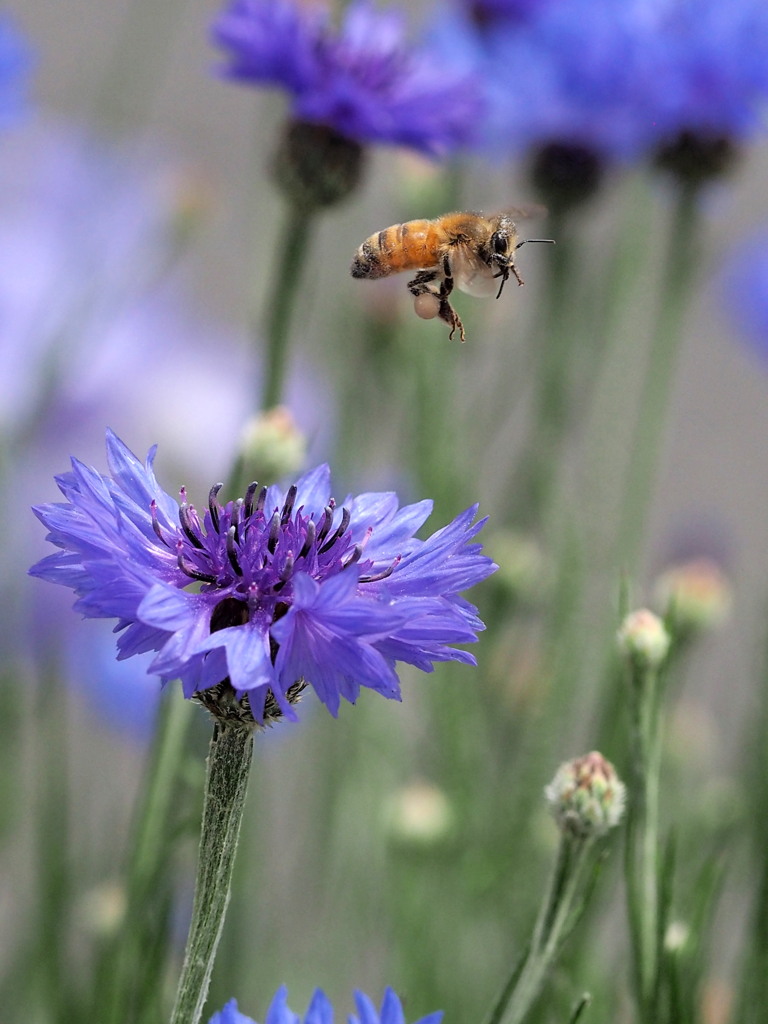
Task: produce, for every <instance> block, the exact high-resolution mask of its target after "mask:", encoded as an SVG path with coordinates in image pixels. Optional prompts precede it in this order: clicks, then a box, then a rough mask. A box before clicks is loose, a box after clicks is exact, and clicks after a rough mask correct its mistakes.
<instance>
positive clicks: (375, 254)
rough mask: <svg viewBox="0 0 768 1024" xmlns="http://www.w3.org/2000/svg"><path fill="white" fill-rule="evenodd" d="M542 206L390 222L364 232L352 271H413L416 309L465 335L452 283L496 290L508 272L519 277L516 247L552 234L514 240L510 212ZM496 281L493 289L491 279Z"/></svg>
mask: <svg viewBox="0 0 768 1024" xmlns="http://www.w3.org/2000/svg"><path fill="white" fill-rule="evenodd" d="M543 212H544V210H543V208H542V207H530V208H526V209H514V210H506V211H504V212H502V213H496V214H491V215H489V216H485V215H484V214H482V213H474V212H468V213H445V214H443V216H442V217H436V218H435V219H434V220H409V221H407V222H406V223H405V224H393V225H392V226H391V227H388V228H384V230H383V231H379V232H378V233H377V234H375V235H371V236H370V238H367V239H366V240H365V241H364V242H363V244H362V245H361V246H360V248H359V249H358V250H357V252H356V253H355V258H354V259H353V261H352V267H351V272H352V277H358V278H370V279H371V280H376V279H377V278H379V277H389V275H390V274H397V273H399V272H400V271H401V270H416V271H418V273H417V274H416V276H415V277H414V279H413V280H412V281H409V282H408V290H409V291H410V293H411V295H413V297H414V303H413V304H414V309H415V311H416V314H417V315H418V316H420V317H422V319H424V320H431V319H432V318H433V317H436V316H439V317H440V319H441V320H444V321H445V322H446V323H447V324H448V325H449V326H450V328H451V333H450V335H449V337H450V338H452V337H453V335H454V333H455V332H456V331H457V330H458V332H459V336H460V337H461V340H462V341H464V340H465V336H464V324H463V323H462V322H461V318H460V317H459V314H458V313H457V312H456V310H455V309H454V308H453V306H452V305H451V303H450V301H449V298H448V297H449V296H450V294H451V292H452V291H453V289H454V286H456V287H458V288H460V289H461V291H463V292H467V293H468V294H469V295H477V296H489V295H493V293H494V292H496V298H497V299H498V297H499V296H500V295H501V292H502V290H503V288H504V285H505V284H506V283H507V281H508V280H509V277H510V275H512V276H513V277H514V278H515V280H516V281H517V283H518V284H519V285H521V284H523V279H522V277H521V276H520V273H519V271H518V269H517V266H516V265H515V251H516V250H517V249H519V248H520V246H521V245H525V244H526V242H553V241H554V239H552V238H524V239H522V241H518V234H517V226H516V225H515V221H514V220H513V218H515V217H516V218H518V219H521V218H523V217H530V216H535V215H536V214H540V213H543ZM497 281H499V285H498V290H497V287H496V282H497Z"/></svg>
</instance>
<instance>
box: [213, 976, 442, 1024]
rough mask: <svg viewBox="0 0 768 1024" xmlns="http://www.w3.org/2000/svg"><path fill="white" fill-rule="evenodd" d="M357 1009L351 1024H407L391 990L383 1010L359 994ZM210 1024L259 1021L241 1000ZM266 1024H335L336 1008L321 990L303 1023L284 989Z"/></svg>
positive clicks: (432, 1021)
mask: <svg viewBox="0 0 768 1024" xmlns="http://www.w3.org/2000/svg"><path fill="white" fill-rule="evenodd" d="M355 1006H356V1008H357V1014H358V1016H354V1015H352V1016H350V1017H348V1018H347V1022H348V1024H406V1021H405V1014H404V1013H403V1007H402V1004H401V1003H400V999H399V998H398V996H397V995H396V993H395V992H393V990H392V989H391V988H388V989H386V990H385V992H384V998H383V999H382V1003H381V1009H380V1010H377V1009H376V1007H375V1005H374V1003H373V1002H372V1001H371V1000H370V999H369V998H368V996H367V995H365V994H364V993H362V992H355ZM442 1018H443V1014H442V1012H437V1013H430V1014H427V1016H426V1017H421V1018H420V1019H419V1020H418V1021H414V1024H440V1021H441V1020H442ZM209 1024H256V1021H254V1020H253V1019H252V1018H251V1017H246V1016H245V1014H243V1013H241V1012H240V1011H239V1010H238V1008H237V1000H235V999H231V1000H230V1001H229V1002H228V1003H227V1004H226V1006H224V1008H223V1009H222V1010H220V1011H219V1012H218V1013H214V1015H213V1017H211V1019H210V1021H209ZM264 1024H333V1006H332V1005H331V1003H330V1000H329V999H328V997H327V996H326V995H325V993H324V992H323V991H322V990H321V989H319V988H318V989H316V990H315V993H314V995H313V996H312V999H311V1000H310V1003H309V1006H308V1007H307V1012H306V1015H305V1016H304V1018H303V1021H302V1018H301V1017H299V1016H298V1014H295V1013H293V1012H292V1011H291V1010H290V1009H289V1008H288V992H287V989H286V987H285V985H283V986H281V988H279V989H278V990H277V992H276V993H275V997H274V999H273V1000H272V1002H271V1004H270V1007H269V1009H268V1010H267V1016H266V1017H265V1019H264Z"/></svg>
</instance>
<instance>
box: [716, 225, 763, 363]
mask: <svg viewBox="0 0 768 1024" xmlns="http://www.w3.org/2000/svg"><path fill="white" fill-rule="evenodd" d="M721 292H722V295H723V299H724V304H725V307H726V310H727V312H728V314H729V316H730V317H731V320H732V322H733V323H734V324H735V326H736V328H737V329H738V331H739V332H740V333H741V334H742V335H743V336H744V338H745V339H746V340H747V341H748V342H749V343H750V346H751V348H752V349H753V350H754V351H755V352H757V353H758V355H759V356H760V357H761V358H762V359H764V360H766V361H768V230H766V229H765V228H763V229H762V230H761V231H759V232H758V233H756V234H754V235H752V236H751V237H750V238H748V239H747V240H746V241H743V242H741V243H740V244H739V245H738V246H736V247H734V249H732V251H731V252H730V253H729V254H728V256H727V257H726V260H725V264H724V267H723V271H722V275H721Z"/></svg>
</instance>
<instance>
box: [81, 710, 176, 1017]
mask: <svg viewBox="0 0 768 1024" xmlns="http://www.w3.org/2000/svg"><path fill="white" fill-rule="evenodd" d="M193 712H194V708H193V705H192V703H191V702H190V701H188V700H183V699H182V698H181V696H180V695H177V694H174V695H170V694H169V695H166V698H165V699H164V700H163V701H162V703H161V706H160V713H159V720H158V723H157V728H156V730H155V735H154V739H153V745H152V750H151V752H150V756H149V759H148V763H147V768H146V773H145V778H146V783H145V787H144V790H143V793H142V797H141V803H140V804H139V808H138V812H137V814H136V819H135V823H134V826H133V837H132V841H131V843H130V845H129V850H130V855H131V859H130V863H129V865H128V872H127V875H128V877H127V882H126V906H127V909H126V915H125V920H124V922H123V927H122V928H121V931H120V935H119V936H118V937H117V940H116V942H115V943H114V944H113V945H112V946H111V948H109V949H108V950H107V951H106V953H105V955H104V958H103V960H102V965H101V976H102V985H103V988H104V990H105V994H104V995H98V996H97V1005H98V1007H99V1016H100V1019H101V1020H102V1022H103V1024H119V1022H121V1021H124V1020H127V1019H129V1016H130V1015H129V1014H128V1013H127V1012H126V1007H127V1006H128V1005H129V1004H133V1005H134V1006H136V1007H138V1006H140V1005H141V1003H142V1000H143V998H144V994H145V992H146V988H147V984H146V982H147V979H148V978H150V977H151V976H152V972H150V971H148V970H147V964H146V962H145V960H144V956H143V955H142V954H143V951H145V950H146V949H147V948H148V946H149V944H150V943H152V942H153V941H154V940H155V938H156V931H157V924H158V922H157V917H158V915H157V914H151V915H147V912H146V908H147V906H149V905H151V904H152V903H155V901H156V900H158V899H159V895H160V891H161V890H163V889H164V885H163V874H164V872H166V871H168V870H169V857H170V850H171V847H172V845H173V842H174V839H175V830H174V829H173V828H172V827H169V823H170V822H172V820H173V804H174V799H175V798H176V794H177V790H178V782H179V774H180V766H181V764H182V754H183V750H184V745H185V742H186V739H187V735H188V732H189V726H190V724H191V721H192V714H193ZM161 926H162V924H161ZM100 991H101V987H100V988H99V989H97V992H100Z"/></svg>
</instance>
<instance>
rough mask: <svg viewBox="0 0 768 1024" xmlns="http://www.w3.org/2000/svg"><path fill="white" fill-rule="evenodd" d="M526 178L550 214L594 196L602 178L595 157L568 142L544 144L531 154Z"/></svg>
mask: <svg viewBox="0 0 768 1024" xmlns="http://www.w3.org/2000/svg"><path fill="white" fill-rule="evenodd" d="M528 177H529V179H530V181H531V184H532V185H533V188H534V190H535V191H536V194H537V195H538V197H539V198H540V199H541V201H542V202H543V203H544V205H545V206H546V207H547V209H548V210H549V211H550V213H552V214H564V213H569V212H570V211H571V210H574V209H576V208H577V207H579V206H581V205H582V204H584V203H586V202H587V201H588V200H589V199H591V198H592V197H593V196H594V195H596V194H597V192H598V190H599V189H600V186H601V184H602V182H603V177H604V164H603V160H602V158H601V157H600V156H599V154H598V153H597V152H596V151H595V150H594V149H591V148H588V147H587V146H582V145H578V144H577V143H571V142H547V143H545V144H544V145H541V146H539V147H538V148H537V149H536V150H535V151H534V153H533V155H532V157H531V161H530V164H529V168H528Z"/></svg>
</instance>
